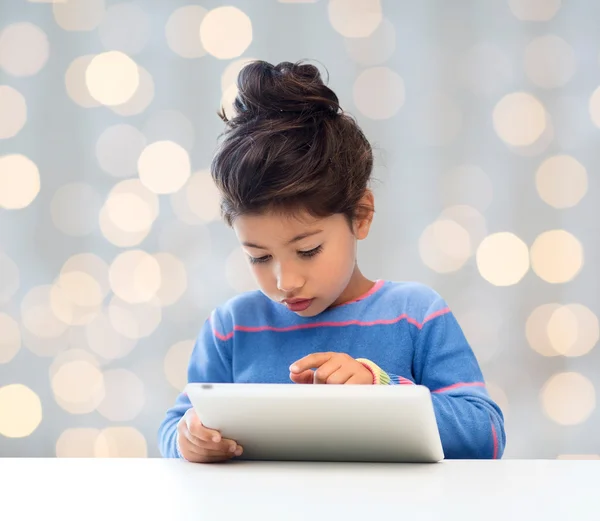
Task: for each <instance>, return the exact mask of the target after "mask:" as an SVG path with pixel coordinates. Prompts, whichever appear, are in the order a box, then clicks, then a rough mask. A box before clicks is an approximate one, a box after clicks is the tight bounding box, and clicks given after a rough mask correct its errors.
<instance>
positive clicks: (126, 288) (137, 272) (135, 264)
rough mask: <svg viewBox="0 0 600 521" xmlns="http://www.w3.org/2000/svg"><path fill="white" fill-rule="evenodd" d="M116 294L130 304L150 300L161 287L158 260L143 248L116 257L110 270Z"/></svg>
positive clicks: (110, 278) (112, 286)
mask: <svg viewBox="0 0 600 521" xmlns="http://www.w3.org/2000/svg"><path fill="white" fill-rule="evenodd" d="M108 278H109V281H110V287H111V288H112V290H113V292H114V294H115V295H117V296H118V297H119V298H120V299H122V300H124V301H125V302H127V303H130V304H136V303H140V302H148V301H149V300H151V299H152V298H153V297H154V296H155V295H156V292H157V291H158V289H159V288H160V287H161V273H160V265H159V264H158V261H157V260H156V259H155V258H154V257H153V256H152V255H150V254H149V253H146V252H145V251H143V250H129V251H125V252H123V253H120V254H119V255H117V256H116V257H115V259H114V260H113V262H112V264H111V265H110V269H109V272H108Z"/></svg>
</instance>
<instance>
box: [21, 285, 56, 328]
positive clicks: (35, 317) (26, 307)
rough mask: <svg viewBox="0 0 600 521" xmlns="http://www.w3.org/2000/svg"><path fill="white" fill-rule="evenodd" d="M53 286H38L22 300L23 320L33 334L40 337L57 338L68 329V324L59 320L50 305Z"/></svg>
mask: <svg viewBox="0 0 600 521" xmlns="http://www.w3.org/2000/svg"><path fill="white" fill-rule="evenodd" d="M51 290H52V286H50V285H44V286H36V287H34V288H32V289H31V290H29V292H28V293H27V294H26V295H25V296H24V297H23V300H22V301H21V321H22V322H23V325H24V326H25V328H27V329H28V330H29V331H30V332H31V333H32V334H33V335H35V336H37V337H40V338H56V337H59V336H61V335H62V334H63V333H64V332H65V331H66V330H67V324H66V323H65V322H63V321H61V320H59V319H58V318H57V317H56V315H55V314H54V312H53V311H52V308H51V307H50V299H51Z"/></svg>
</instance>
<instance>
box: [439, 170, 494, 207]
mask: <svg viewBox="0 0 600 521" xmlns="http://www.w3.org/2000/svg"><path fill="white" fill-rule="evenodd" d="M439 187H440V188H439V193H440V196H441V199H442V201H443V202H444V204H445V205H467V206H472V207H473V208H476V209H477V210H479V211H480V212H484V211H485V210H487V209H488V207H489V206H490V204H491V203H492V200H493V198H494V188H493V186H492V182H491V180H490V178H489V177H488V175H487V174H486V173H485V172H484V171H483V170H482V169H481V168H480V167H478V166H475V165H460V166H458V167H456V168H453V169H452V170H450V171H449V172H447V173H446V174H444V176H443V177H442V178H441V180H440V184H439Z"/></svg>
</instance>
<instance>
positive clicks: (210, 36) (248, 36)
mask: <svg viewBox="0 0 600 521" xmlns="http://www.w3.org/2000/svg"><path fill="white" fill-rule="evenodd" d="M200 41H201V42H202V46H203V47H204V49H206V51H207V52H208V53H209V54H212V55H213V56H214V57H215V58H219V59H221V60H229V59H231V58H237V57H238V56H240V55H241V54H243V53H244V52H245V51H246V49H247V48H248V46H249V45H250V43H251V42H252V22H251V21H250V18H249V17H248V15H247V14H246V13H244V12H243V11H241V10H240V9H238V8H237V7H232V6H224V7H217V8H215V9H212V10H210V11H209V12H208V13H206V14H205V15H204V17H203V18H202V22H201V23H200Z"/></svg>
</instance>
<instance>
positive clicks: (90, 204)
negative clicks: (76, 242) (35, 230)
mask: <svg viewBox="0 0 600 521" xmlns="http://www.w3.org/2000/svg"><path fill="white" fill-rule="evenodd" d="M101 207H102V197H101V196H100V194H99V193H98V192H97V191H96V190H95V189H94V187H93V186H90V185H88V184H85V183H69V184H66V185H64V186H62V187H60V188H59V189H58V190H57V191H56V192H55V193H54V196H53V197H52V201H51V203H50V215H51V217H52V222H53V223H54V226H56V227H57V228H58V229H59V230H60V231H61V232H63V233H65V234H67V235H71V236H74V237H83V236H85V235H89V234H90V233H92V232H93V231H94V230H96V228H97V227H98V218H97V216H98V212H99V211H100V208H101Z"/></svg>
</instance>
